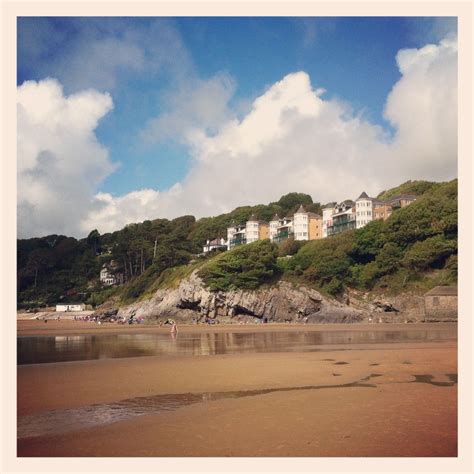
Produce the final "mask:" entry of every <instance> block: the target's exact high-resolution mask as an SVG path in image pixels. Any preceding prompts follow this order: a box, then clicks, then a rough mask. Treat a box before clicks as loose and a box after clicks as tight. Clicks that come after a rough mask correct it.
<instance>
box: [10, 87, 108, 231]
mask: <svg viewBox="0 0 474 474" xmlns="http://www.w3.org/2000/svg"><path fill="white" fill-rule="evenodd" d="M17 100H18V105H17V111H18V214H19V216H18V234H19V236H20V237H24V236H32V235H35V236H38V235H45V234H48V233H53V232H55V233H68V234H71V233H72V234H77V233H78V232H80V221H81V220H82V219H83V218H84V217H85V216H86V215H87V213H88V212H89V207H90V202H91V198H92V196H93V195H94V193H96V192H97V188H98V186H99V185H100V184H101V183H102V182H103V180H104V179H105V178H106V177H107V176H108V175H109V174H110V173H112V172H113V171H114V169H115V168H116V166H115V165H114V164H113V163H111V162H110V160H109V158H108V152H107V150H106V149H105V148H104V147H103V146H102V145H101V144H100V143H98V141H97V139H96V137H95V135H94V129H95V128H96V126H97V124H98V121H99V120H100V119H101V118H102V117H103V116H104V115H105V114H107V112H109V111H110V110H111V109H112V106H113V104H112V99H111V97H110V96H109V95H108V94H101V93H99V92H97V91H94V90H86V91H82V92H79V93H77V94H74V95H70V96H68V97H66V96H64V94H63V91H62V87H61V85H60V84H59V83H58V82H57V81H56V80H54V79H46V80H44V81H40V82H35V81H28V82H25V83H23V84H22V85H21V86H19V87H18V90H17Z"/></svg>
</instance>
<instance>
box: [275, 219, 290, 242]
mask: <svg viewBox="0 0 474 474" xmlns="http://www.w3.org/2000/svg"><path fill="white" fill-rule="evenodd" d="M290 237H294V232H293V219H292V218H291V217H283V218H282V219H280V220H279V221H278V226H277V227H276V235H275V236H274V238H273V242H275V243H277V244H279V243H280V242H283V241H284V240H286V239H289V238H290Z"/></svg>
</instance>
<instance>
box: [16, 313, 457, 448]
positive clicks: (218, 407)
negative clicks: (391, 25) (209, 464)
mask: <svg viewBox="0 0 474 474" xmlns="http://www.w3.org/2000/svg"><path fill="white" fill-rule="evenodd" d="M44 326H48V327H47V328H44V329H43V327H44ZM104 326H105V327H104ZM249 326H250V325H245V326H238V325H236V326H231V327H230V329H229V327H224V326H217V327H208V326H192V325H190V326H189V327H184V326H182V327H181V328H180V329H181V331H188V330H189V331H193V332H195V331H196V330H203V331H229V330H232V331H255V330H256V328H257V326H253V325H252V326H253V327H252V326H250V327H249ZM334 326H335V327H334ZM394 326H395V325H390V327H388V325H324V326H323V327H322V329H327V330H329V329H331V330H334V329H335V328H336V329H337V328H338V329H345V330H347V329H350V330H359V329H360V330H363V329H364V328H365V330H367V329H370V330H378V329H379V328H380V329H383V330H387V329H395V327H394ZM397 326H398V325H397ZM399 326H401V328H399V329H401V330H403V329H408V328H409V329H410V330H413V329H414V327H415V326H418V325H413V324H410V325H399ZM429 326H431V325H427V324H424V325H421V327H422V328H423V329H427V328H428V327H429ZM434 326H435V327H436V328H440V327H441V326H440V325H434ZM18 328H19V329H18V334H19V335H32V334H36V335H46V334H57V335H58V334H66V333H68V334H69V333H71V334H72V333H75V332H74V331H79V333H86V334H88V333H91V332H93V331H95V332H96V333H102V332H103V330H105V331H108V332H113V331H124V333H130V332H134V331H141V332H142V331H143V332H145V331H152V332H153V331H166V332H168V331H169V329H166V328H157V327H145V326H134V327H127V326H115V325H110V326H109V325H101V326H97V325H94V324H91V323H82V322H76V321H72V322H66V321H50V322H48V323H47V324H45V323H43V322H38V321H21V322H19V325H18ZM258 328H261V329H264V330H265V331H267V330H275V331H288V330H292V329H293V328H295V329H298V330H300V331H301V329H302V328H304V330H318V329H319V330H320V329H321V326H318V327H316V326H315V327H311V326H309V325H308V326H306V325H305V326H297V325H265V326H263V325H260V326H258ZM68 331H70V332H68ZM351 349H352V348H351ZM453 374H457V344H456V342H455V341H446V342H437V343H432V342H426V343H425V342H423V343H422V342H407V343H400V344H398V343H392V344H384V345H381V344H377V345H364V346H362V347H361V346H357V347H356V348H355V349H352V350H327V351H324V352H308V353H301V352H295V353H259V354H226V355H214V356H186V357H184V356H183V357H179V356H169V357H163V356H159V357H154V356H153V357H133V358H123V359H100V360H90V361H78V362H67V363H50V364H36V365H24V366H19V367H18V416H19V417H24V416H35V415H41V414H46V413H48V412H49V411H52V410H68V409H74V408H79V407H83V406H87V405H93V404H105V405H106V404H111V403H113V402H118V401H121V400H132V401H133V400H135V399H136V398H137V397H156V396H160V395H163V396H164V395H168V396H169V397H170V396H172V395H173V394H174V395H176V398H177V399H185V398H186V396H187V395H186V394H194V396H196V394H197V395H200V394H211V395H212V394H215V393H222V392H232V397H233V398H227V399H220V400H212V401H210V400H209V399H207V400H203V401H200V402H196V403H192V404H188V405H185V406H181V407H179V408H177V409H174V410H171V411H160V412H157V413H156V414H148V415H143V416H140V417H135V418H130V419H126V420H122V421H117V422H115V423H110V424H103V425H100V426H94V427H87V428H82V429H79V430H75V431H66V432H64V433H56V434H52V435H51V434H49V435H41V436H34V437H24V438H20V439H19V440H18V456H74V457H76V456H338V457H344V456H395V457H396V456H456V455H457V384H456V383H453V380H455V378H454V375H453ZM420 376H424V377H420ZM427 376H428V377H427ZM429 376H431V378H430V377H429ZM262 389H268V390H267V392H265V393H262V392H251V391H255V390H257V391H258V390H262ZM270 389H275V390H270ZM189 396H190V395H189ZM203 398H205V397H203ZM211 398H212V396H211ZM140 400H141V399H140V398H138V400H137V402H138V403H140Z"/></svg>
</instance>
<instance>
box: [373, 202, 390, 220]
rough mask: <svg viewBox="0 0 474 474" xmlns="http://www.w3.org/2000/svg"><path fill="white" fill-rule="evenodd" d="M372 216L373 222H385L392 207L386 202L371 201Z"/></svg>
mask: <svg viewBox="0 0 474 474" xmlns="http://www.w3.org/2000/svg"><path fill="white" fill-rule="evenodd" d="M372 208H373V211H372V214H373V216H372V217H373V220H375V221H376V220H385V219H388V218H389V217H390V216H391V215H392V212H393V206H392V205H391V204H390V203H389V202H387V201H377V200H375V199H374V200H373V201H372Z"/></svg>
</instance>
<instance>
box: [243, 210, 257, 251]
mask: <svg viewBox="0 0 474 474" xmlns="http://www.w3.org/2000/svg"><path fill="white" fill-rule="evenodd" d="M258 229H259V220H258V219H257V218H256V217H255V214H252V215H251V216H250V218H249V220H248V221H247V223H246V224H245V237H246V240H247V242H246V243H247V244H250V243H251V242H256V241H257V240H258V237H259V231H258Z"/></svg>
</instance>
